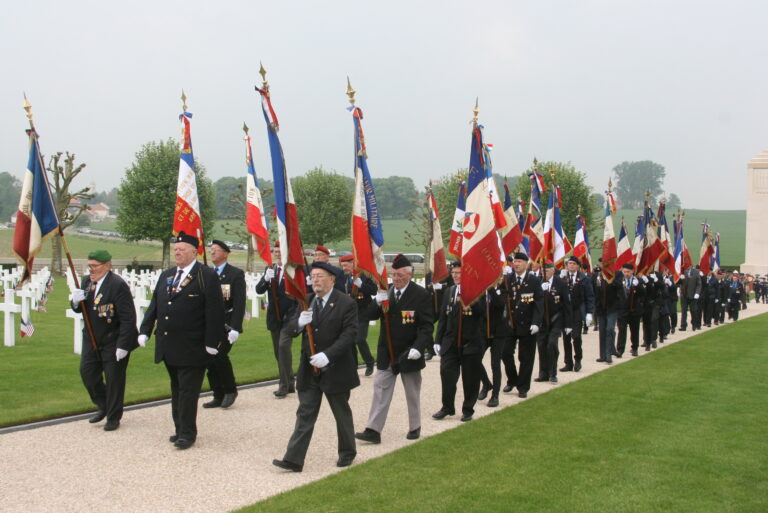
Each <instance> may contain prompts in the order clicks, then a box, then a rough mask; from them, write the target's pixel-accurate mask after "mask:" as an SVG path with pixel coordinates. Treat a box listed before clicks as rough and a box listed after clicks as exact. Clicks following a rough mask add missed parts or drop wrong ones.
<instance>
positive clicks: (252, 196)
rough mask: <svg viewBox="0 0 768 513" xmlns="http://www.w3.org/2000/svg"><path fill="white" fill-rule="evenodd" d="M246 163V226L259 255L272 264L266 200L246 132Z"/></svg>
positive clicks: (249, 137)
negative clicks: (260, 187) (263, 196)
mask: <svg viewBox="0 0 768 513" xmlns="http://www.w3.org/2000/svg"><path fill="white" fill-rule="evenodd" d="M245 164H246V166H247V167H248V174H247V175H246V188H245V226H246V228H247V229H248V233H250V234H251V241H252V245H253V247H254V249H256V252H257V253H258V254H259V257H261V259H262V260H263V261H264V262H266V264H267V265H269V266H271V265H272V252H271V250H270V247H269V223H268V222H267V214H266V212H265V211H264V202H263V201H262V199H261V189H259V178H258V177H257V176H256V168H255V167H254V165H253V154H252V152H251V136H250V135H248V134H247V133H246V134H245Z"/></svg>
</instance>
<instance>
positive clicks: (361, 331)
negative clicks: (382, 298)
mask: <svg viewBox="0 0 768 513" xmlns="http://www.w3.org/2000/svg"><path fill="white" fill-rule="evenodd" d="M355 344H356V345H357V350H358V351H359V352H360V357H361V358H362V359H363V361H364V362H365V364H366V365H368V366H369V367H371V366H373V364H374V363H375V360H374V359H373V355H372V354H371V348H370V347H368V321H357V340H356V341H355Z"/></svg>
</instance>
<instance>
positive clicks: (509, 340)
mask: <svg viewBox="0 0 768 513" xmlns="http://www.w3.org/2000/svg"><path fill="white" fill-rule="evenodd" d="M515 347H517V339H516V338H514V337H505V338H504V347H503V348H502V350H501V361H502V363H503V364H504V373H505V374H506V375H507V386H510V387H515V386H517V366H516V365H515Z"/></svg>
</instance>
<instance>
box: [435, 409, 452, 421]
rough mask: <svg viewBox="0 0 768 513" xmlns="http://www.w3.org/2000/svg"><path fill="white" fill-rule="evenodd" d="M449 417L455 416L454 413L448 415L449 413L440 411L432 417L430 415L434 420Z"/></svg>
mask: <svg viewBox="0 0 768 513" xmlns="http://www.w3.org/2000/svg"><path fill="white" fill-rule="evenodd" d="M449 415H455V413H450V412H447V411H445V410H440V411H438V412H437V413H435V414H434V415H432V418H433V419H435V420H443V419H444V418H446V417H447V416H449Z"/></svg>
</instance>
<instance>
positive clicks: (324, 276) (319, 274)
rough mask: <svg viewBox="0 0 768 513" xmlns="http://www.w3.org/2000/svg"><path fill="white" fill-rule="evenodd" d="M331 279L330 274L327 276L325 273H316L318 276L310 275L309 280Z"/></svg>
mask: <svg viewBox="0 0 768 513" xmlns="http://www.w3.org/2000/svg"><path fill="white" fill-rule="evenodd" d="M330 277H331V275H330V274H325V273H322V274H321V273H316V274H310V275H309V278H310V279H312V280H319V279H321V278H330Z"/></svg>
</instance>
